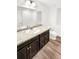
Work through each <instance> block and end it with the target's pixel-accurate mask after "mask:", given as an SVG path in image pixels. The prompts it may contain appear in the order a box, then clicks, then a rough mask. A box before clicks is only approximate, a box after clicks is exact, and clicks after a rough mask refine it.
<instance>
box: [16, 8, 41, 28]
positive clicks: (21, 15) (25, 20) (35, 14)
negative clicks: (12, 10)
mask: <svg viewBox="0 0 79 59" xmlns="http://www.w3.org/2000/svg"><path fill="white" fill-rule="evenodd" d="M39 24H41V11H37V10H33V9H28V8H24V7H17V29H21V27H27V26H29V27H33V26H36V25H39Z"/></svg>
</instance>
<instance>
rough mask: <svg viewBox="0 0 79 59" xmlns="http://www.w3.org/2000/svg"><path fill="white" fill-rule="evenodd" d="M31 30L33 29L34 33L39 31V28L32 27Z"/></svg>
mask: <svg viewBox="0 0 79 59" xmlns="http://www.w3.org/2000/svg"><path fill="white" fill-rule="evenodd" d="M32 30H33V31H34V33H38V32H40V29H39V28H34V29H32Z"/></svg>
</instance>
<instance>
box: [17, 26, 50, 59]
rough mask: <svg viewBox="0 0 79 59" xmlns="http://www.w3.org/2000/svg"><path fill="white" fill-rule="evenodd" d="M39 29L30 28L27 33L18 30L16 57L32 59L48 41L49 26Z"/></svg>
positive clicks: (18, 58)
mask: <svg viewBox="0 0 79 59" xmlns="http://www.w3.org/2000/svg"><path fill="white" fill-rule="evenodd" d="M37 30H38V29H36V30H35V31H37ZM39 30H40V31H37V32H35V31H34V30H32V31H31V32H30V31H29V33H25V32H18V34H17V39H18V41H17V59H32V58H33V56H35V55H36V54H37V53H38V51H39V50H40V49H42V48H43V47H44V46H45V45H46V44H47V43H48V41H49V28H47V27H39ZM27 34H28V35H27Z"/></svg>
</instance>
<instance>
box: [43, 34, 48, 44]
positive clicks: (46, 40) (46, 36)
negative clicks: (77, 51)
mask: <svg viewBox="0 0 79 59" xmlns="http://www.w3.org/2000/svg"><path fill="white" fill-rule="evenodd" d="M44 38H45V44H47V43H48V41H49V34H46V35H45V36H44Z"/></svg>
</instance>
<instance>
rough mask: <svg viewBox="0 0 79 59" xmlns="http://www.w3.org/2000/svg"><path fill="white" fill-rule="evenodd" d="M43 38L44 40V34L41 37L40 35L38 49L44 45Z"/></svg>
mask: <svg viewBox="0 0 79 59" xmlns="http://www.w3.org/2000/svg"><path fill="white" fill-rule="evenodd" d="M44 40H45V39H44V36H42V37H41V36H40V49H41V48H42V47H43V46H44V45H45V44H44Z"/></svg>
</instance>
